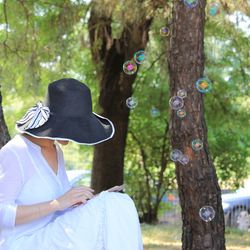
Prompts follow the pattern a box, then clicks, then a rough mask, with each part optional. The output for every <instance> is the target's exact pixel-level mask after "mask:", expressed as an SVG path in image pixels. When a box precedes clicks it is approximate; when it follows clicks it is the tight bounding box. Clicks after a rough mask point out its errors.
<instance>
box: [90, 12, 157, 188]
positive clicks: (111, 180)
mask: <svg viewBox="0 0 250 250" xmlns="http://www.w3.org/2000/svg"><path fill="white" fill-rule="evenodd" d="M151 21H152V20H151V19H146V17H145V18H144V19H141V20H140V22H137V23H133V24H126V25H125V26H124V29H123V32H122V35H121V38H119V39H113V37H112V30H111V17H108V16H103V15H102V16H100V14H99V13H98V12H97V11H95V8H92V11H91V17H90V19H89V35H90V42H91V49H92V55H93V59H94V60H95V61H96V62H97V63H98V65H101V69H100V74H101V80H100V96H99V103H100V106H101V108H102V115H103V116H105V117H108V118H109V119H110V120H111V121H112V122H113V123H114V126H115V130H116V132H115V135H114V137H113V138H112V139H111V140H109V141H107V142H104V143H102V144H99V145H96V146H95V148H94V160H93V168H92V181H91V186H92V187H93V188H94V189H95V191H96V192H100V191H101V190H104V189H107V188H109V187H111V186H114V185H120V184H122V183H123V166H124V152H125V145H126V137H127V130H128V122H129V109H128V108H127V107H126V99H127V98H128V97H130V96H131V95H132V85H133V82H134V81H135V78H136V74H135V75H130V76H129V75H126V74H125V73H124V72H123V69H122V65H123V63H124V62H125V61H127V60H130V59H132V58H133V54H134V53H135V52H136V51H138V50H140V49H145V47H146V44H147V41H148V31H149V27H150V24H151ZM96 44H101V46H98V47H96Z"/></svg>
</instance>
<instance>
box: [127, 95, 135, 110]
mask: <svg viewBox="0 0 250 250" xmlns="http://www.w3.org/2000/svg"><path fill="white" fill-rule="evenodd" d="M137 104H138V100H137V98H136V97H133V96H131V97H129V98H128V99H127V100H126V105H127V107H128V108H129V109H134V108H135V107H136V106H137Z"/></svg>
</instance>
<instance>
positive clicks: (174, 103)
mask: <svg viewBox="0 0 250 250" xmlns="http://www.w3.org/2000/svg"><path fill="white" fill-rule="evenodd" d="M169 105H170V107H171V109H173V110H178V109H181V108H182V107H183V106H184V101H183V99H182V98H180V97H179V96H173V97H171V98H170V100H169Z"/></svg>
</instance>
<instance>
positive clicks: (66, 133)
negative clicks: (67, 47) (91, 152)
mask: <svg viewBox="0 0 250 250" xmlns="http://www.w3.org/2000/svg"><path fill="white" fill-rule="evenodd" d="M16 129H17V130H18V131H19V132H21V133H26V134H29V135H31V136H33V137H37V138H47V139H53V140H69V141H74V142H76V143H79V144H85V145H94V144H98V143H101V142H103V141H106V140H108V139H110V138H112V137H113V135H114V131H115V130H114V125H113V123H112V122H111V121H110V120H109V119H107V118H105V117H102V116H100V115H97V114H95V113H94V112H92V99H91V93H90V89H89V88H88V87H87V86H86V85H85V84H84V83H82V82H79V81H77V80H75V79H73V78H65V79H60V80H58V81H55V82H52V83H50V84H49V86H48V93H47V96H46V99H45V102H44V104H43V103H42V102H38V103H37V104H36V105H35V106H34V107H32V108H31V109H29V110H28V111H27V113H26V114H25V115H24V117H23V118H22V119H20V120H19V121H17V122H16Z"/></svg>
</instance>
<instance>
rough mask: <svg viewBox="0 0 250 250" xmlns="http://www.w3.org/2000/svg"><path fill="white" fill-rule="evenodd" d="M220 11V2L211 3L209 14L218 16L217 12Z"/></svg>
mask: <svg viewBox="0 0 250 250" xmlns="http://www.w3.org/2000/svg"><path fill="white" fill-rule="evenodd" d="M219 13H220V3H215V2H213V3H210V4H209V9H208V14H209V15H210V16H216V15H217V14H219Z"/></svg>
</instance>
